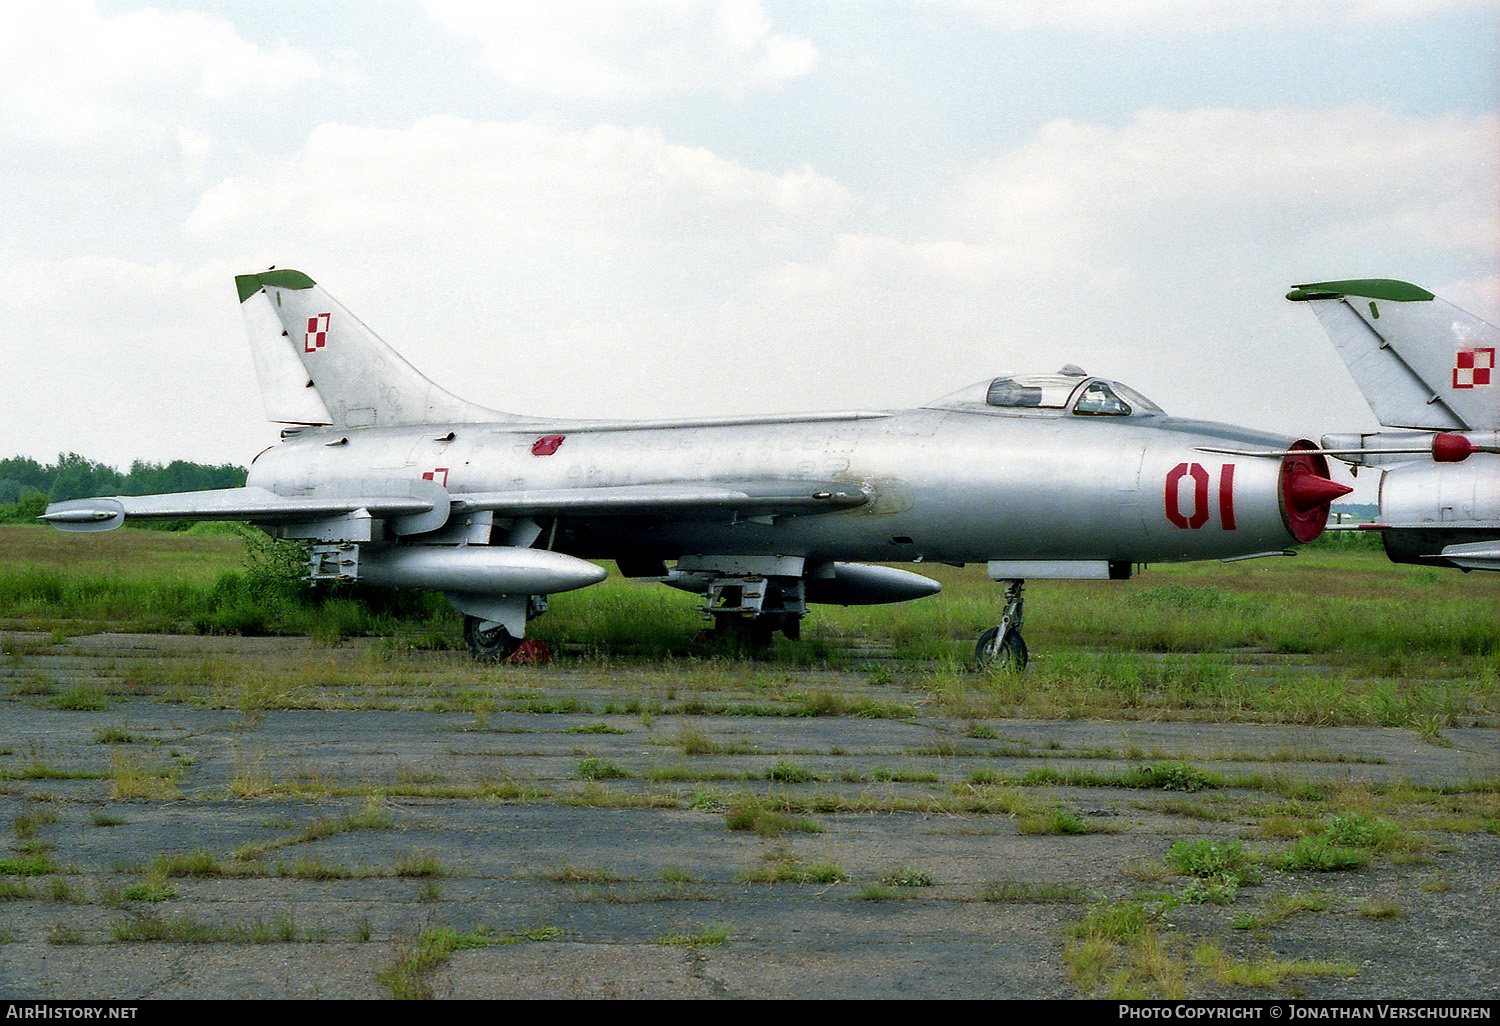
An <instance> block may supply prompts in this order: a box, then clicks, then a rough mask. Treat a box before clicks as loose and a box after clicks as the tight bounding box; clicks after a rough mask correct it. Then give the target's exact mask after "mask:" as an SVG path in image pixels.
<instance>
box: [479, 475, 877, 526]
mask: <svg viewBox="0 0 1500 1026" xmlns="http://www.w3.org/2000/svg"><path fill="white" fill-rule="evenodd" d="M869 501H870V496H869V495H868V494H867V493H866V492H865V491H864V490H863V489H861V488H859V487H857V486H855V485H851V484H848V483H847V482H842V483H841V482H817V481H801V480H751V481H726V482H720V483H715V484H698V483H693V482H665V483H658V484H641V485H615V486H607V487H600V488H548V489H537V490H532V491H517V492H480V493H470V494H463V495H455V496H453V503H454V508H455V510H458V511H465V512H467V511H470V510H473V511H478V510H489V511H491V512H494V513H498V514H500V515H502V516H513V517H521V516H526V517H535V516H574V517H578V516H584V517H587V516H599V517H623V516H676V517H681V518H683V519H693V520H715V519H721V518H722V519H732V518H733V517H735V516H796V515H802V514H808V513H821V512H828V511H833V510H839V509H851V508H853V507H856V506H862V505H864V504H865V503H867V502H869Z"/></svg>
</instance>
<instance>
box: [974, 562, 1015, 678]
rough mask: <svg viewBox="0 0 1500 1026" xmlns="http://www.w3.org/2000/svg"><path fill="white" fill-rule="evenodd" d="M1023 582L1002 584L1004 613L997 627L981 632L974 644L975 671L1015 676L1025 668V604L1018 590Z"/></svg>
mask: <svg viewBox="0 0 1500 1026" xmlns="http://www.w3.org/2000/svg"><path fill="white" fill-rule="evenodd" d="M1025 583H1026V582H1025V581H1008V582H1007V583H1006V587H1005V611H1004V612H1003V613H1001V614H1000V623H999V625H998V626H995V627H991V628H990V629H989V630H986V631H984V632H983V633H981V634H980V635H979V640H978V641H977V642H976V643H975V645H974V662H975V663H977V664H978V665H979V669H981V670H1010V671H1012V672H1015V673H1019V672H1020V671H1022V670H1024V669H1026V660H1027V651H1026V642H1025V640H1024V639H1022V637H1021V623H1022V620H1023V614H1024V612H1025V602H1026V600H1025V597H1024V596H1023V595H1022V588H1023V587H1024V585H1025Z"/></svg>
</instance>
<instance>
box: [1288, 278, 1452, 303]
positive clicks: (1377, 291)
mask: <svg viewBox="0 0 1500 1026" xmlns="http://www.w3.org/2000/svg"><path fill="white" fill-rule="evenodd" d="M1344 296H1359V297H1360V298H1361V299H1383V300H1385V301H1386V302H1389V303H1425V302H1426V301H1427V300H1429V299H1435V298H1437V297H1435V296H1434V295H1433V294H1432V293H1431V292H1428V291H1427V290H1426V289H1424V288H1422V287H1421V286H1419V285H1413V284H1412V283H1411V282H1406V281H1395V280H1394V279H1391V278H1358V279H1355V280H1353V281H1317V282H1311V283H1309V284H1307V285H1297V286H1295V287H1294V288H1293V289H1292V291H1290V292H1288V293H1287V294H1286V298H1288V299H1290V300H1291V301H1292V302H1294V303H1305V302H1307V301H1308V300H1312V299H1342V298H1343V297H1344Z"/></svg>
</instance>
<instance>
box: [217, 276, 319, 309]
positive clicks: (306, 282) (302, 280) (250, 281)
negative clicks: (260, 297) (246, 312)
mask: <svg viewBox="0 0 1500 1026" xmlns="http://www.w3.org/2000/svg"><path fill="white" fill-rule="evenodd" d="M316 284H317V282H315V281H313V280H312V279H311V278H309V277H308V276H307V275H305V274H303V273H302V272H301V271H293V270H291V269H287V270H277V269H275V268H272V269H271V270H269V271H261V272H260V273H259V274H237V275H235V276H234V287H235V288H237V289H238V290H239V293H240V302H241V303H243V302H244V301H245V300H247V299H249V298H250V297H251V296H253V295H255V294H256V293H257V292H259V291H260V290H261V289H263V288H265V287H266V286H267V285H274V286H276V287H277V288H281V289H310V288H312V287H313V286H314V285H316Z"/></svg>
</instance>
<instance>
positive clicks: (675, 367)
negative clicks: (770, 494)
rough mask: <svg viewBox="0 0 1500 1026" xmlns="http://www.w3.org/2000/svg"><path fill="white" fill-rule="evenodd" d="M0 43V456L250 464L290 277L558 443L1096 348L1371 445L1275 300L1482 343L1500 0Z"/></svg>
mask: <svg viewBox="0 0 1500 1026" xmlns="http://www.w3.org/2000/svg"><path fill="white" fill-rule="evenodd" d="M0 14H3V23H4V24H5V25H6V31H5V33H4V35H3V36H0V397H3V400H4V401H3V402H0V456H9V455H26V456H31V457H34V458H36V459H39V460H42V461H44V462H50V461H51V460H54V459H56V457H57V455H58V454H60V453H66V452H76V453H79V454H81V455H83V456H86V457H88V458H90V459H95V460H99V461H102V462H105V463H108V464H111V465H113V466H116V467H120V468H122V469H125V468H128V466H129V464H130V463H131V461H133V460H137V459H141V460H148V461H153V462H167V461H170V460H173V459H189V460H194V461H198V462H204V463H214V464H217V463H226V462H228V463H239V464H241V465H246V464H248V462H249V460H250V459H251V457H253V456H254V455H255V454H256V453H257V452H258V451H260V450H261V449H263V448H265V447H266V446H268V445H270V444H272V443H274V442H275V441H276V440H277V437H278V430H279V426H278V425H274V424H269V423H267V422H266V421H265V419H264V415H263V412H262V409H261V405H260V399H259V394H258V391H257V388H256V384H255V377H254V372H253V368H252V365H251V361H250V356H249V351H248V348H247V346H246V342H245V335H244V327H243V323H242V321H241V317H240V313H239V309H238V303H237V301H236V294H235V290H234V285H233V281H232V279H233V276H234V275H235V274H240V273H247V272H252V271H257V270H261V269H264V268H266V267H269V266H272V265H275V266H277V267H293V268H297V269H299V270H302V271H304V272H306V273H308V274H309V275H311V276H312V277H313V278H314V279H316V280H317V281H318V282H319V283H320V284H321V285H323V286H324V287H325V288H326V289H327V290H328V291H329V292H330V293H332V294H333V295H334V296H335V297H337V298H338V299H339V300H340V301H341V302H342V303H343V304H344V305H345V306H347V307H349V308H350V309H351V310H352V311H353V312H354V313H355V314H356V315H358V316H359V317H360V318H361V319H362V320H363V321H365V322H366V323H367V324H368V325H369V326H370V327H372V328H373V329H374V330H375V331H376V332H377V333H379V334H380V335H381V336H382V337H384V338H385V339H386V340H387V341H388V342H390V343H391V344H392V345H393V346H394V347H395V348H396V349H397V350H398V351H400V352H401V353H402V354H403V355H404V356H405V357H406V358H407V359H408V360H409V361H410V362H411V363H412V364H414V365H415V366H416V367H417V368H418V369H420V370H422V371H423V372H424V373H425V374H427V375H428V376H429V377H431V378H432V379H433V380H435V381H436V382H438V383H439V384H440V385H442V386H444V387H445V388H448V389H449V390H450V391H453V392H456V393H458V394H459V395H462V396H464V397H465V398H468V399H471V400H473V401H475V402H478V403H481V404H483V405H486V406H490V407H493V408H497V409H502V410H506V411H510V412H515V413H525V414H534V415H541V416H558V417H592V416H604V417H649V418H657V417H663V416H673V415H683V416H702V415H739V414H746V413H757V412H766V413H781V412H794V411H804V410H807V411H818V410H844V409H891V408H904V407H912V406H920V405H921V404H923V403H925V402H927V401H930V400H932V399H934V398H936V397H938V396H942V395H945V394H947V393H949V392H952V391H955V390H957V389H959V388H961V387H963V386H965V385H967V384H970V383H972V382H974V381H978V380H981V379H985V378H989V377H993V376H995V375H997V374H1001V373H1013V372H1051V371H1055V370H1057V369H1058V368H1059V367H1061V366H1062V365H1063V364H1065V363H1073V364H1077V365H1079V366H1081V367H1083V368H1084V369H1085V370H1086V371H1088V372H1089V373H1091V374H1099V375H1103V376H1106V377H1110V378H1114V379H1117V380H1121V381H1124V382H1126V383H1127V384H1129V385H1131V386H1132V387H1134V388H1136V389H1138V390H1139V391H1141V392H1143V393H1145V394H1146V395H1148V396H1150V397H1151V398H1152V399H1154V400H1155V401H1156V402H1157V403H1158V404H1160V405H1161V406H1163V407H1164V408H1165V409H1166V410H1167V411H1168V412H1170V413H1173V414H1178V415H1182V416H1191V417H1199V418H1206V419H1212V420H1220V421H1225V422H1228V423H1234V424H1240V425H1245V426H1249V427H1257V428H1264V429H1268V430H1273V431H1278V432H1282V433H1284V434H1288V435H1304V436H1307V437H1311V438H1317V437H1318V436H1319V435H1321V434H1322V433H1324V432H1330V431H1359V430H1373V429H1374V428H1375V427H1376V422H1375V420H1374V418H1373V416H1372V415H1371V414H1370V411H1369V409H1368V407H1367V406H1365V404H1364V402H1363V400H1362V399H1361V398H1360V396H1359V393H1358V391H1357V390H1356V389H1355V387H1354V385H1353V382H1352V380H1351V379H1350V378H1349V376H1348V374H1347V373H1346V372H1345V371H1344V369H1343V366H1342V364H1341V363H1340V362H1339V361H1338V359H1337V357H1336V355H1335V354H1334V352H1333V350H1332V347H1331V345H1330V344H1329V343H1328V341H1327V339H1326V337H1325V336H1324V335H1323V334H1322V331H1321V329H1320V328H1319V327H1318V325H1317V323H1316V320H1315V319H1314V317H1313V316H1312V314H1311V313H1310V312H1308V311H1307V310H1306V309H1304V308H1301V307H1299V306H1297V305H1295V304H1291V303H1288V302H1286V301H1285V299H1284V298H1283V297H1284V295H1285V293H1286V291H1287V289H1288V288H1289V287H1290V286H1292V285H1294V284H1299V283H1302V282H1306V281H1318V280H1329V279H1342V278H1355V277H1394V278H1401V279H1404V280H1408V281H1413V282H1416V283H1418V284H1420V285H1423V286H1425V287H1426V288H1428V289H1431V290H1432V291H1434V292H1435V293H1437V294H1438V295H1439V296H1440V297H1442V298H1444V299H1447V300H1449V301H1451V302H1454V303H1456V304H1458V305H1459V306H1462V307H1464V308H1465V309H1469V310H1471V311H1473V312H1474V313H1477V314H1479V315H1481V316H1483V317H1485V318H1486V319H1488V320H1491V321H1496V322H1500V212H1497V203H1500V186H1497V165H1500V112H1497V106H1500V104H1497V96H1500V88H1497V71H1500V62H1497V49H1496V47H1497V28H1500V5H1497V4H1496V3H1494V0H1483V2H1475V0H838V2H832V0H557V2H554V3H548V4H537V3H532V2H510V0H489V2H470V0H362V2H361V3H358V4H355V3H348V2H342V3H337V2H323V3H309V2H306V0H297V2H289V0H254V2H249V0H223V2H218V3H209V2H198V3H191V2H174V0H165V2H162V3H158V4H156V5H154V6H150V7H146V6H142V5H141V4H139V3H131V2H126V0H48V2H47V3H44V4H37V3H34V2H31V0H25V2H21V0H0ZM1361 480H1362V481H1363V480H1364V479H1363V478H1362V479H1361Z"/></svg>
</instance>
